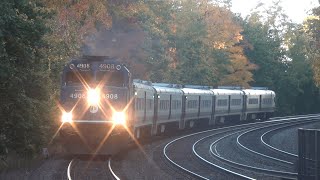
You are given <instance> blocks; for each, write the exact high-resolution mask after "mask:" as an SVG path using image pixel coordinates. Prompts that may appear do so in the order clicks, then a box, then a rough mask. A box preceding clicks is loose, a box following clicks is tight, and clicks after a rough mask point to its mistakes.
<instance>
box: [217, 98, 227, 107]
mask: <svg viewBox="0 0 320 180" xmlns="http://www.w3.org/2000/svg"><path fill="white" fill-rule="evenodd" d="M217 105H218V106H227V105H228V100H227V99H219V100H218V104H217Z"/></svg>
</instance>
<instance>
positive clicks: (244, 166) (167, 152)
mask: <svg viewBox="0 0 320 180" xmlns="http://www.w3.org/2000/svg"><path fill="white" fill-rule="evenodd" d="M317 117H319V116H318V115H308V116H299V117H286V118H282V119H281V118H274V119H272V121H267V122H258V123H251V124H243V125H237V126H232V127H225V128H220V129H213V130H207V131H203V132H197V133H194V134H190V135H186V136H183V137H180V138H177V139H174V140H173V141H170V142H169V143H168V144H166V146H165V147H164V149H163V154H164V157H165V158H166V159H167V161H168V162H170V164H172V165H173V166H174V167H175V168H177V169H180V170H181V171H184V172H186V173H188V174H190V175H192V176H194V177H196V178H201V179H232V178H233V179H234V178H241V179H243V178H244V179H261V178H264V179H265V178H269V179H277V178H278V177H280V178H289V179H295V178H296V176H297V174H296V173H295V172H294V170H293V169H294V168H293V167H294V161H295V158H292V157H289V156H287V155H286V154H284V153H282V154H280V155H276V154H275V153H274V150H273V149H272V148H270V147H268V148H266V147H267V146H266V145H263V143H260V141H259V143H257V142H255V143H253V144H254V147H252V146H251V145H250V143H249V144H248V143H246V142H248V141H247V139H248V138H249V139H250V138H252V136H254V135H253V134H256V133H258V134H260V135H259V136H257V137H258V139H259V140H260V139H263V137H264V136H263V135H265V131H267V132H269V133H271V132H273V131H272V129H280V128H283V129H285V128H290V127H294V126H300V125H303V124H306V123H313V122H315V121H318V122H319V120H311V118H317ZM275 127H276V128H275ZM225 140H226V141H225ZM250 142H251V141H250ZM223 143H224V144H223ZM232 143H233V145H232ZM256 144H260V145H259V146H258V145H256ZM221 145H222V146H221ZM230 145H232V146H231V147H229V150H228V146H230ZM269 146H270V145H269ZM181 147H182V148H181ZM262 147H264V148H265V149H266V150H262ZM226 149H227V150H226ZM230 149H231V151H230ZM208 151H209V153H208ZM226 152H229V153H230V154H229V155H228V153H226ZM235 152H237V153H239V154H240V155H242V154H244V155H243V157H241V158H243V159H242V160H233V159H232V158H233V157H239V154H235ZM277 154H278V153H277ZM241 158H240V159H241ZM238 159H239V158H238ZM250 159H251V160H250ZM252 159H253V160H255V161H260V162H262V164H263V163H266V164H267V165H268V167H267V168H266V167H263V166H259V165H257V162H252ZM245 161H248V162H245ZM190 162H192V163H190ZM270 167H277V168H276V169H272V168H271V169H270ZM279 169H280V170H279ZM282 169H283V170H282Z"/></svg>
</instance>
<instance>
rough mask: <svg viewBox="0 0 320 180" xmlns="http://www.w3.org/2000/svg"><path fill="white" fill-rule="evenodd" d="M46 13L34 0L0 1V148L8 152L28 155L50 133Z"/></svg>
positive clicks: (49, 83)
mask: <svg viewBox="0 0 320 180" xmlns="http://www.w3.org/2000/svg"><path fill="white" fill-rule="evenodd" d="M46 16H47V14H46V10H45V8H43V7H42V6H41V4H38V3H35V2H29V1H11V0H4V1H2V2H1V3H0V32H1V33H0V42H1V43H0V57H1V63H0V81H1V84H0V89H1V104H0V123H1V126H0V139H1V142H0V143H1V145H0V146H1V147H2V148H4V149H7V150H9V152H11V151H16V152H19V153H25V154H32V153H34V152H37V150H38V149H39V148H40V146H41V144H43V143H44V142H45V141H46V139H45V138H47V137H48V135H46V134H47V133H48V132H49V129H50V124H51V123H50V122H51V119H50V87H51V81H50V79H49V72H48V71H47V61H46V58H45V56H44V54H42V50H43V49H44V48H45V47H46V46H47V44H46V43H45V41H43V39H42V37H43V35H44V34H45V33H46V32H47V29H46V27H45V22H44V19H45V17H46ZM6 152H7V151H6V150H5V151H4V150H1V152H0V153H6Z"/></svg>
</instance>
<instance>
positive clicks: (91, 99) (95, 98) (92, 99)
mask: <svg viewBox="0 0 320 180" xmlns="http://www.w3.org/2000/svg"><path fill="white" fill-rule="evenodd" d="M87 98H88V103H89V104H90V105H96V104H98V103H99V101H100V95H99V92H98V91H97V90H96V89H90V90H89V91H88V97H87Z"/></svg>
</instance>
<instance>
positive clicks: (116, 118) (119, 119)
mask: <svg viewBox="0 0 320 180" xmlns="http://www.w3.org/2000/svg"><path fill="white" fill-rule="evenodd" d="M112 121H113V122H114V123H115V124H122V125H124V124H125V123H126V115H125V113H124V112H115V113H113V116H112Z"/></svg>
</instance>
